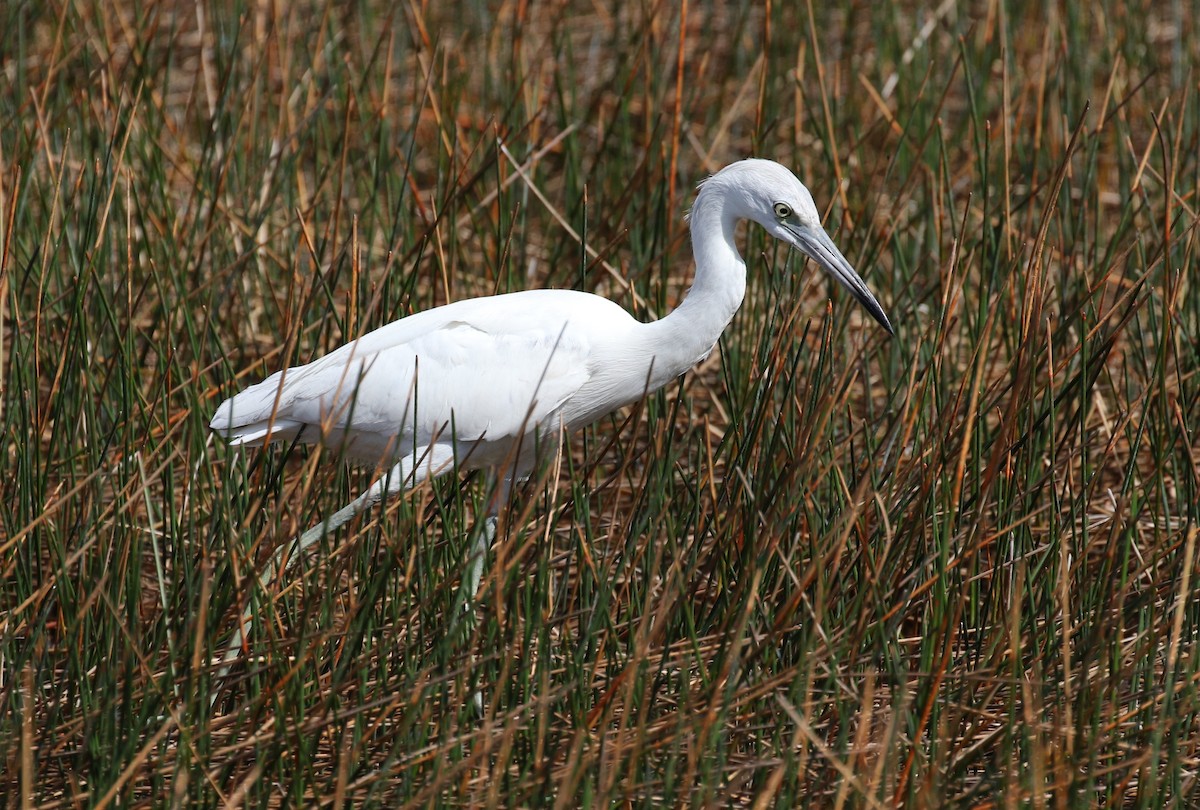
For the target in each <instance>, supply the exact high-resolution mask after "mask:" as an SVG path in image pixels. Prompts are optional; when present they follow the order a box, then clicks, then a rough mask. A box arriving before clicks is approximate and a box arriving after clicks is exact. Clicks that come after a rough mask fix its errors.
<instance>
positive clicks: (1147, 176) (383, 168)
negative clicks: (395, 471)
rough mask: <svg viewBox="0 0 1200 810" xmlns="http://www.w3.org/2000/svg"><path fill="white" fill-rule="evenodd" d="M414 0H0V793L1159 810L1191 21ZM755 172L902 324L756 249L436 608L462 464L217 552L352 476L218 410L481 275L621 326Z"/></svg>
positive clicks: (1189, 237)
mask: <svg viewBox="0 0 1200 810" xmlns="http://www.w3.org/2000/svg"><path fill="white" fill-rule="evenodd" d="M434 5H436V4H428V5H426V4H420V3H406V4H391V3H374V2H363V3H358V4H353V5H350V6H345V5H343V4H333V3H321V2H311V3H307V4H305V3H298V4H293V5H286V4H272V3H253V4H239V3H228V4H227V3H219V4H200V6H199V9H197V8H195V7H194V6H193V5H191V4H186V3H173V2H149V3H108V4H86V3H81V4H61V3H47V4H34V3H22V2H16V3H9V4H6V5H4V6H2V7H0V17H2V18H3V19H0V30H2V31H3V34H0V389H2V395H0V435H2V437H3V438H2V452H3V471H4V474H3V476H0V504H2V505H3V506H2V507H0V566H2V568H3V579H2V580H0V581H2V583H3V585H2V588H0V679H2V680H0V707H2V708H0V752H3V766H4V771H3V777H2V781H0V792H2V793H3V794H4V795H5V797H6V800H7V802H8V803H9V805H11V806H17V805H21V806H30V807H59V806H101V807H106V806H134V805H167V804H170V805H179V806H183V805H188V806H191V805H201V806H224V805H233V806H237V805H249V806H258V807H267V806H300V805H304V806H318V805H319V806H324V805H327V804H335V805H348V804H349V805H353V806H387V807H392V806H397V805H401V804H404V805H408V804H412V805H467V804H471V805H475V804H478V805H503V806H525V805H538V806H542V805H546V806H550V805H556V806H577V805H583V806H596V805H609V804H618V803H619V804H622V805H640V806H658V805H662V804H689V805H737V806H756V807H762V806H770V805H777V806H801V805H802V806H814V807H830V806H833V807H875V806H893V805H906V806H913V807H926V806H935V805H947V806H973V807H989V806H1033V807H1050V806H1053V807H1091V806H1097V805H1102V806H1129V807H1145V808H1151V807H1163V806H1181V805H1185V804H1188V803H1195V802H1197V801H1200V787H1198V786H1197V772H1198V768H1200V733H1198V717H1197V710H1198V706H1200V704H1198V695H1197V689H1198V686H1200V661H1198V658H1197V651H1196V641H1197V633H1198V627H1200V599H1198V597H1200V584H1198V583H1197V580H1198V579H1200V577H1198V576H1197V574H1198V573H1200V572H1198V570H1197V561H1196V544H1197V528H1196V527H1197V510H1198V508H1200V507H1198V506H1197V504H1198V503H1200V493H1198V492H1197V481H1198V477H1200V475H1198V462H1197V453H1198V451H1200V443H1198V442H1197V439H1196V422H1197V420H1198V419H1200V405H1198V401H1197V393H1198V391H1200V386H1198V380H1197V369H1198V368H1200V358H1198V356H1197V354H1198V351H1200V349H1198V347H1197V335H1200V295H1198V294H1197V287H1196V283H1195V279H1194V276H1195V273H1196V272H1197V255H1196V253H1197V251H1196V228H1195V224H1196V205H1197V193H1196V192H1197V187H1198V186H1197V179H1198V172H1200V159H1198V155H1200V143H1198V142H1197V138H1198V132H1200V104H1198V102H1197V97H1196V75H1195V72H1194V66H1195V65H1196V64H1197V56H1198V54H1197V51H1196V45H1195V41H1194V39H1191V38H1189V37H1188V36H1187V35H1186V32H1189V31H1193V30H1195V28H1196V26H1197V23H1198V21H1197V19H1196V18H1195V10H1194V9H1193V8H1191V7H1190V6H1188V4H1175V5H1169V4H1159V5H1151V4H1141V5H1134V4H1126V3H1120V2H1100V3H1095V4H1091V5H1090V6H1087V8H1088V9H1089V10H1088V11H1087V12H1086V13H1085V12H1084V11H1082V10H1081V9H1082V8H1083V6H1080V5H1075V4H1061V5H1051V6H1046V5H1044V4H1043V5H1037V6H1024V5H1019V4H1018V5H1013V4H1006V3H1002V2H994V3H983V4H975V5H973V6H971V7H969V8H959V7H958V6H957V5H955V4H952V3H944V4H942V5H941V7H940V8H938V9H936V10H935V11H933V12H931V11H929V10H927V9H925V8H924V7H920V6H917V5H911V4H847V3H841V4H837V3H834V4H828V3H822V4H808V5H804V4H791V3H779V4H769V5H768V6H767V7H765V8H760V7H758V6H757V5H753V4H746V5H733V4H729V5H726V4H717V5H710V4H699V5H697V4H686V5H682V6H675V5H672V4H667V3H659V4H649V5H647V4H640V5H639V4H614V5H609V6H607V7H605V6H600V5H594V4H593V5H589V4H559V5H557V6H542V5H538V4H525V3H515V4H514V3H498V4H491V5H483V4H477V3H474V4H472V3H468V4H462V5H461V6H458V7H456V8H454V9H449V8H447V9H445V10H441V11H438V10H435V9H434V8H433V6H434ZM817 6H819V7H817ZM750 154H756V155H762V156H768V157H773V158H775V159H777V160H780V161H782V162H784V163H786V164H789V165H791V166H793V167H795V169H796V171H797V172H798V173H799V175H800V176H801V177H802V179H804V180H805V181H806V182H807V183H808V184H809V185H810V187H811V188H812V189H813V191H814V196H815V197H816V198H817V199H818V201H819V202H820V203H821V204H824V205H827V206H828V209H827V211H828V213H827V224H828V225H829V228H830V231H831V233H833V234H834V237H835V239H836V241H838V242H839V244H840V245H842V246H843V249H844V251H845V253H846V255H847V256H848V257H849V258H850V259H851V261H852V262H853V263H855V265H856V266H857V267H858V268H859V269H860V270H861V271H862V272H863V273H864V275H865V276H866V278H867V280H868V283H869V284H870V285H871V286H872V288H873V289H874V290H876V291H877V293H878V296H879V298H880V300H881V301H882V302H883V303H884V306H885V308H886V309H887V311H888V313H889V314H890V315H891V317H892V320H893V322H894V323H895V324H896V325H897V337H896V338H895V339H888V338H887V336H886V335H885V334H883V333H882V332H881V330H879V329H878V328H877V327H876V326H875V325H874V324H872V323H871V322H870V320H869V318H868V317H867V316H866V315H865V314H864V313H863V312H861V311H859V310H858V309H856V308H855V307H853V306H852V305H851V304H852V303H853V302H852V301H849V300H848V296H846V295H844V294H842V293H841V292H840V291H837V290H834V289H832V286H831V285H830V284H829V283H828V282H827V281H825V280H824V279H822V278H820V277H818V275H817V274H816V273H815V272H813V271H812V270H811V268H805V267H804V266H802V264H801V262H800V261H799V259H798V257H796V256H794V255H789V254H787V253H786V252H785V251H783V250H781V249H780V248H779V246H777V245H774V244H769V243H768V240H766V239H765V238H764V237H763V235H762V234H761V233H759V232H757V231H756V230H755V229H749V230H748V231H747V232H746V234H745V242H744V253H745V255H746V257H747V261H748V265H749V267H750V275H751V278H750V283H749V293H748V296H747V300H746V303H745V305H744V307H743V309H742V311H741V312H740V313H739V314H738V316H737V317H736V318H735V319H734V322H733V323H732V324H731V326H730V328H729V329H728V331H727V332H726V334H725V336H724V337H723V339H722V341H721V343H720V345H719V351H717V352H714V354H713V356H712V357H710V358H709V359H708V360H707V361H705V362H704V363H702V364H701V365H700V366H699V367H698V368H697V369H696V370H694V371H693V372H691V373H689V374H688V375H686V376H685V377H683V378H682V379H681V380H679V381H678V382H677V383H674V384H672V385H670V386H668V387H667V388H666V389H665V390H663V391H661V392H659V393H657V394H654V395H653V396H650V397H648V398H647V399H646V401H645V402H643V403H641V404H640V405H638V406H636V407H633V408H630V409H627V410H625V411H622V412H620V413H618V414H615V415H613V416H612V417H609V418H606V419H604V420H601V422H599V423H598V424H597V425H596V426H594V427H593V428H591V429H589V430H587V431H585V432H584V433H583V434H582V435H580V436H579V437H577V438H576V439H575V440H574V441H573V442H572V443H571V445H570V448H569V452H567V453H564V454H563V455H561V456H557V457H552V458H547V459H546V460H545V464H544V466H543V467H542V468H541V470H540V472H539V474H538V475H537V476H535V477H534V479H533V480H531V481H530V482H529V483H528V484H527V485H526V486H525V487H524V488H522V489H520V490H518V491H517V492H516V493H514V496H513V498H512V499H511V501H510V502H509V504H508V505H507V508H506V509H505V510H504V511H503V513H502V518H501V531H500V535H499V538H498V541H497V543H496V545H495V547H494V549H493V552H492V557H491V561H490V565H489V568H488V574H487V576H486V578H485V581H484V584H483V587H482V588H481V591H480V599H481V602H482V606H483V607H482V610H481V612H480V619H481V620H480V622H479V623H478V624H477V625H476V627H475V628H474V629H473V630H472V631H471V633H470V636H469V637H464V634H453V633H449V632H448V627H449V622H448V620H447V615H448V614H449V612H450V611H451V608H452V604H453V594H454V589H455V588H456V586H457V584H458V581H459V578H460V575H461V572H462V570H463V567H464V564H465V555H466V553H467V548H468V547H469V542H470V537H471V532H472V531H473V530H474V527H475V525H476V522H477V520H478V519H479V517H480V516H481V515H482V514H483V512H484V507H485V504H486V502H487V498H488V497H489V491H488V484H487V481H486V480H485V479H484V478H483V477H481V476H475V477H460V478H457V479H455V478H447V479H444V480H441V481H438V482H436V483H434V484H433V485H430V486H424V487H421V488H420V489H419V490H417V491H415V492H413V493H411V494H410V495H408V496H406V497H404V498H398V499H396V500H395V501H394V502H392V503H389V504H387V506H386V509H383V510H376V511H374V512H373V513H372V514H370V515H369V516H367V517H365V518H363V519H361V520H358V521H355V522H354V523H353V524H351V526H350V527H348V530H345V531H341V532H338V533H336V534H335V535H334V536H332V537H329V538H327V539H326V540H325V541H324V543H323V545H322V547H321V548H320V550H319V553H315V554H313V555H311V556H309V557H306V558H305V559H304V560H303V561H301V564H300V565H299V566H298V567H297V568H296V569H294V571H293V573H292V574H291V575H289V576H286V577H283V578H281V579H280V581H279V582H278V583H276V585H275V586H274V587H272V588H271V589H270V590H267V591H264V590H262V589H259V588H258V587H257V586H256V585H255V582H254V580H255V571H256V567H257V566H258V565H260V564H261V563H262V562H263V561H264V560H265V558H266V556H267V555H268V554H269V553H270V552H271V551H272V550H273V549H275V548H276V547H277V546H279V545H280V544H281V543H283V542H285V541H286V540H288V539H289V538H291V537H292V536H294V534H295V533H296V532H297V531H299V530H303V529H304V528H306V527H308V526H310V525H313V524H314V523H316V522H317V521H318V520H319V519H320V517H321V516H322V515H325V514H328V513H329V512H330V511H332V510H333V509H336V508H338V507H339V506H341V505H343V504H344V503H345V502H347V501H348V500H349V499H350V498H351V497H353V496H354V495H355V494H357V492H359V491H361V489H362V488H363V487H364V486H365V485H366V484H367V483H368V482H369V474H368V473H366V472H363V471H358V470H351V469H347V468H345V467H344V465H341V464H339V463H337V461H336V459H334V458H331V457H330V455H331V454H329V453H324V454H323V453H321V452H320V451H316V450H311V449H305V448H273V449H270V450H267V451H255V452H249V453H239V452H233V451H230V450H229V449H227V448H225V447H223V446H222V445H221V442H219V441H217V440H215V439H214V438H213V437H212V436H211V435H210V434H209V432H208V430H207V427H206V426H207V422H208V419H209V417H210V415H211V413H212V411H213V410H214V408H215V407H216V405H217V404H218V403H219V402H220V401H221V399H222V398H223V397H225V396H227V395H228V394H230V393H232V392H233V391H235V390H237V389H238V388H239V387H241V386H244V385H245V384H248V383H249V382H252V381H256V380H258V379H261V378H262V377H263V376H265V375H266V374H267V373H269V372H270V371H272V370H274V369H276V368H278V367H280V366H282V365H284V364H288V363H300V362H306V361H308V360H309V359H311V358H315V357H317V356H319V355H320V354H322V353H324V352H326V351H328V350H329V349H331V348H333V347H334V346H336V345H338V344H340V343H342V342H344V341H345V340H347V339H350V338H352V337H354V336H356V335H358V334H361V333H362V332H364V331H366V330H368V329H371V328H373V327H375V326H378V325H380V324H383V323H385V322H387V321H389V320H392V319H394V318H396V317H400V316H402V315H404V314H407V313H409V312H412V311H416V310H421V309H425V308H428V307H431V306H435V305H437V304H440V303H444V302H446V301H449V300H458V299H461V298H465V297H470V296H475V295H482V294H489V293H492V292H502V291H509V290H517V289H526V288H534V287H571V288H579V289H585V290H591V291H595V292H599V293H601V294H604V295H606V296H609V297H611V298H613V299H614V300H617V301H618V302H620V303H621V304H622V305H624V306H626V307H628V308H629V309H631V310H632V311H634V312H635V313H636V314H638V315H639V317H642V318H653V317H658V316H661V315H662V314H663V313H665V312H666V311H668V310H669V309H670V308H671V307H672V306H673V305H674V304H675V303H676V302H677V301H678V300H679V297H680V296H681V295H682V293H683V291H684V290H685V289H686V285H687V283H688V280H689V278H690V264H689V261H690V253H689V250H688V245H687V241H686V226H685V224H684V222H683V219H682V214H683V212H684V211H685V209H686V207H687V205H688V203H689V201H690V199H691V195H692V187H693V185H694V183H695V182H696V181H697V180H699V179H700V178H702V177H703V176H705V174H706V173H708V172H711V171H713V170H715V169H717V168H719V167H720V166H721V165H723V164H725V163H726V162H729V161H731V160H733V159H736V158H739V157H743V156H746V155H750ZM793 271H797V272H793ZM830 296H832V303H831V304H829V303H826V302H827V300H828V298H829V297H830ZM248 601H249V603H251V604H252V605H253V606H254V609H255V617H256V626H255V631H254V634H253V635H252V638H251V642H252V643H251V646H250V648H249V649H248V650H247V657H246V659H245V660H244V661H243V663H242V664H240V665H239V666H238V667H237V668H236V669H235V670H234V672H233V673H232V676H231V677H230V678H229V679H227V680H225V681H221V680H220V679H218V678H217V677H216V663H215V662H216V661H217V659H218V656H219V654H220V652H221V650H222V649H223V645H224V643H225V642H226V640H227V639H228V638H229V636H230V634H231V633H232V631H233V628H234V625H235V622H236V617H237V615H238V613H239V612H240V610H241V608H242V607H243V606H244V605H245V604H247V602H248ZM477 689H481V690H482V693H483V695H484V696H485V711H484V717H483V718H481V719H480V718H476V717H475V716H473V715H472V713H471V712H470V710H469V709H468V708H466V704H467V703H468V697H469V696H470V695H471V694H473V693H474V692H475V690H477ZM214 699H215V700H214Z"/></svg>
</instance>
